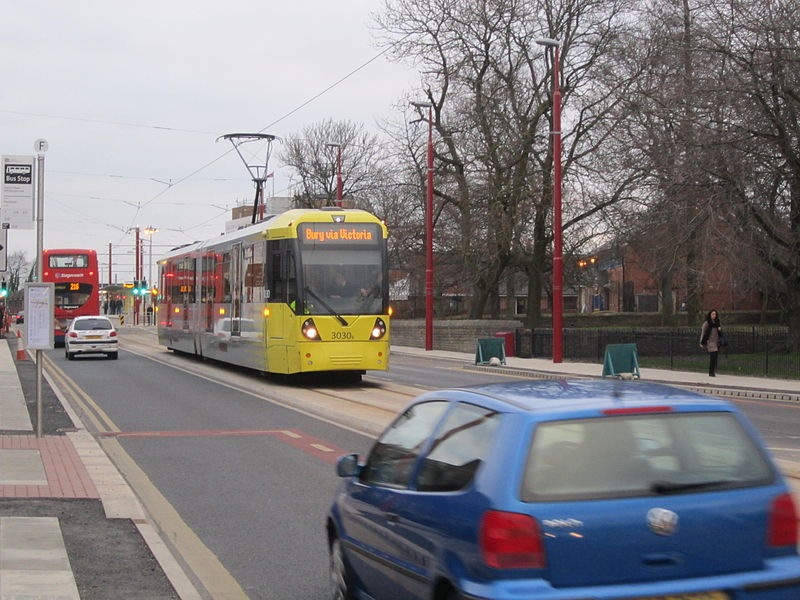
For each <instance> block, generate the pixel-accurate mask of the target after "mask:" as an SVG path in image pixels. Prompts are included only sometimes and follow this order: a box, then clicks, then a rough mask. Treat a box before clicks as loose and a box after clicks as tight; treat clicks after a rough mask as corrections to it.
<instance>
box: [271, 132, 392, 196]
mask: <svg viewBox="0 0 800 600" xmlns="http://www.w3.org/2000/svg"><path fill="white" fill-rule="evenodd" d="M339 151H341V160H342V164H341V172H342V182H343V185H342V187H343V192H344V193H343V196H344V197H346V198H349V199H350V200H352V201H353V202H355V203H356V204H357V205H360V206H361V205H363V204H364V203H365V202H366V203H368V198H369V196H370V194H371V192H372V190H373V188H374V186H375V185H376V184H377V183H378V182H379V181H380V178H381V174H380V170H381V161H380V158H381V147H380V145H379V143H378V140H377V136H375V135H374V134H370V133H368V132H366V131H365V130H364V127H363V125H358V124H355V123H352V122H347V121H333V120H331V119H328V120H326V121H322V122H321V123H315V124H313V125H310V126H308V127H306V128H305V129H304V130H303V131H302V132H301V133H300V134H299V135H296V136H290V137H288V138H287V139H286V141H285V144H284V146H283V151H282V152H281V155H280V156H281V159H282V160H283V162H284V163H285V164H286V165H287V166H289V167H292V168H293V169H294V170H295V172H296V173H297V175H298V176H299V178H300V190H301V191H300V192H299V193H298V194H297V200H298V203H299V204H300V205H301V206H304V207H309V208H319V207H321V206H333V205H334V204H335V202H336V185H337V168H338V165H337V162H338V160H337V159H338V152H339ZM365 208H366V206H365Z"/></svg>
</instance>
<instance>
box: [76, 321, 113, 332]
mask: <svg viewBox="0 0 800 600" xmlns="http://www.w3.org/2000/svg"><path fill="white" fill-rule="evenodd" d="M113 328H114V327H113V326H112V325H111V321H109V320H108V319H79V320H77V321H75V327H74V329H75V330H77V331H89V330H91V329H113Z"/></svg>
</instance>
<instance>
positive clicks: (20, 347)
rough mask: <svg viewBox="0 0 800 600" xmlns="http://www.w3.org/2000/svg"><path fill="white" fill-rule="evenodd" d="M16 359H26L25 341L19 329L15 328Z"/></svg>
mask: <svg viewBox="0 0 800 600" xmlns="http://www.w3.org/2000/svg"><path fill="white" fill-rule="evenodd" d="M17 360H28V357H27V355H26V354H25V342H24V340H23V338H22V333H21V332H20V330H19V329H17Z"/></svg>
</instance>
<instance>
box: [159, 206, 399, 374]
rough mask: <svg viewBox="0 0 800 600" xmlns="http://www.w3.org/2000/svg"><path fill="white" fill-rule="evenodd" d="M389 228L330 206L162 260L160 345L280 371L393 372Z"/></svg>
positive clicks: (284, 216) (281, 217)
mask: <svg viewBox="0 0 800 600" xmlns="http://www.w3.org/2000/svg"><path fill="white" fill-rule="evenodd" d="M387 237H388V233H387V230H386V226H385V225H384V224H383V223H382V222H381V221H380V220H379V219H378V218H377V217H375V216H374V215H372V214H370V213H368V212H365V211H362V210H354V209H343V208H338V207H328V208H322V209H319V210H303V209H297V210H290V211H287V212H285V213H281V214H278V215H269V216H267V217H266V218H265V219H264V220H262V221H261V222H259V223H256V224H254V225H251V226H249V227H246V228H244V229H240V230H238V231H235V232H231V233H228V234H225V235H222V236H220V237H218V238H215V239H212V240H208V241H205V242H196V243H193V244H190V245H188V246H184V247H180V248H176V249H174V250H172V251H171V252H169V253H168V254H167V255H165V256H164V257H162V258H161V259H160V260H159V261H158V264H159V285H160V287H159V296H158V301H157V305H156V322H157V324H158V339H159V343H160V344H162V345H164V346H166V347H167V348H169V349H171V350H174V351H178V352H183V353H189V354H194V355H198V356H202V357H204V358H210V359H214V360H218V361H222V362H226V363H231V364H235V365H241V366H244V367H249V368H252V369H257V370H260V371H266V372H270V373H281V374H295V373H312V372H340V373H341V374H343V375H344V376H345V377H346V378H348V379H351V380H358V379H360V377H361V375H362V374H363V373H364V372H366V371H367V370H385V369H387V368H388V366H389V338H390V320H389V317H390V315H391V309H390V307H389V285H388V267H387V248H386V240H387Z"/></svg>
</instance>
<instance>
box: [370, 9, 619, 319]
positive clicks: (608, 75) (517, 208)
mask: <svg viewBox="0 0 800 600" xmlns="http://www.w3.org/2000/svg"><path fill="white" fill-rule="evenodd" d="M625 6H626V4H625V3H624V2H616V1H615V2H608V1H600V0H597V1H584V2H580V3H555V2H550V1H549V0H548V1H543V2H523V1H521V0H490V1H482V2H463V3H455V4H454V3H453V2H450V1H449V0H389V1H388V2H387V7H386V11H385V13H384V14H383V15H381V16H380V17H378V26H379V28H380V29H381V31H382V32H383V33H384V34H385V35H386V37H387V39H388V40H389V41H391V43H393V44H394V51H395V52H396V54H397V56H398V57H402V58H407V59H410V60H413V61H416V63H417V64H419V66H420V68H421V70H422V71H423V73H424V77H423V89H424V90H425V91H424V94H425V96H426V97H427V100H428V101H429V102H431V103H432V104H433V106H434V110H433V113H434V119H433V120H434V126H435V129H436V132H437V143H436V159H437V161H436V162H437V165H438V166H437V185H436V187H437V198H438V199H439V202H440V203H441V204H442V205H444V206H447V207H451V208H452V209H453V213H454V214H453V217H454V219H455V223H456V227H455V229H456V231H457V234H458V238H457V239H458V242H459V244H460V248H459V255H460V257H461V272H462V274H463V276H462V279H463V281H468V282H470V283H471V287H472V296H473V303H472V306H471V310H470V316H472V317H480V316H481V315H482V314H483V311H484V309H485V307H486V306H487V302H488V301H489V299H490V297H492V295H496V294H497V290H498V287H499V282H500V280H501V278H502V276H503V274H504V272H505V271H506V270H507V269H509V268H519V269H524V270H525V271H526V272H527V274H528V277H529V281H530V282H531V283H530V286H529V294H528V295H529V302H528V307H529V315H528V321H529V324H531V325H534V324H536V323H537V322H538V320H539V318H540V302H539V299H540V297H541V293H542V290H543V280H544V275H545V274H546V273H547V272H548V271H549V262H550V261H548V246H549V242H550V241H551V240H552V229H551V227H550V226H549V218H550V216H551V211H552V175H551V171H552V164H553V155H552V145H551V138H550V135H549V130H550V127H549V114H550V111H551V108H552V107H551V97H550V86H549V82H550V78H549V77H548V72H549V69H550V68H551V67H552V65H548V64H547V62H546V58H545V53H544V50H543V49H542V48H541V47H539V46H537V45H536V44H535V42H534V40H535V38H537V37H543V36H544V37H551V38H552V37H556V38H559V39H561V41H562V57H563V62H562V65H561V69H562V75H563V79H564V81H565V83H566V85H565V100H564V102H565V104H569V105H571V110H572V112H571V113H569V115H568V116H567V119H565V125H568V126H569V128H570V131H569V133H565V136H564V137H565V141H566V146H567V150H566V156H565V162H564V167H565V172H569V171H572V173H573V174H574V175H573V176H574V177H579V171H580V169H579V165H580V164H581V163H584V162H586V161H587V160H588V157H589V155H590V152H591V148H593V147H597V146H598V145H599V144H601V143H602V141H603V139H604V138H605V137H606V135H607V134H606V133H603V130H605V131H606V132H607V131H608V130H610V129H611V128H613V122H612V117H613V113H612V112H611V110H610V108H611V107H612V106H613V104H614V103H615V101H616V97H617V95H618V94H620V93H621V92H622V90H623V89H624V82H621V81H619V79H618V78H616V76H615V75H614V70H613V69H612V68H610V65H609V62H608V61H609V59H610V56H611V49H612V48H613V43H614V40H615V39H616V37H617V35H618V32H619V30H621V29H623V28H624V19H623V16H624V10H625ZM443 180H447V181H449V182H452V183H450V184H447V185H442V181H443ZM608 181H611V180H608ZM617 188H618V185H617V184H613V185H612V186H611V188H608V189H601V186H599V185H598V186H595V187H594V188H593V192H594V193H593V194H585V195H581V196H580V199H581V202H576V203H574V204H571V205H570V207H569V208H568V211H569V216H568V219H567V220H566V222H565V225H566V226H567V227H570V226H574V225H575V224H577V223H579V222H581V221H582V220H584V219H587V218H590V217H591V216H592V215H595V214H596V213H597V211H598V210H599V209H600V206H602V205H604V204H607V203H613V202H614V201H616V200H618V199H619V197H620V193H619V189H617ZM583 201H586V202H587V204H583ZM442 214H446V213H445V211H442Z"/></svg>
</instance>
